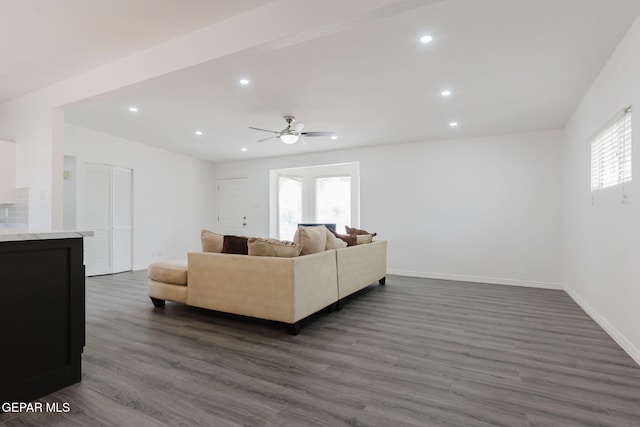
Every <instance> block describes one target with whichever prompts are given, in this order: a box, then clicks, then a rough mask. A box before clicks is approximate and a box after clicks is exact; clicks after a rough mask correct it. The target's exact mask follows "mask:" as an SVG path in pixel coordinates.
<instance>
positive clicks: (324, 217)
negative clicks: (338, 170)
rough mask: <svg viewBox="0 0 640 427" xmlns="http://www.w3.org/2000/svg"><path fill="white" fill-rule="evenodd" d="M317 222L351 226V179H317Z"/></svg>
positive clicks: (342, 177) (346, 177)
mask: <svg viewBox="0 0 640 427" xmlns="http://www.w3.org/2000/svg"><path fill="white" fill-rule="evenodd" d="M316 222H319V223H335V224H336V230H344V226H345V225H348V226H351V177H350V176H329V177H322V178H316Z"/></svg>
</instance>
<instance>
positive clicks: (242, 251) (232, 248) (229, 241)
mask: <svg viewBox="0 0 640 427" xmlns="http://www.w3.org/2000/svg"><path fill="white" fill-rule="evenodd" d="M248 240H249V238H248V237H244V236H224V240H223V242H222V253H223V254H239V255H249V246H248V245H247V242H248Z"/></svg>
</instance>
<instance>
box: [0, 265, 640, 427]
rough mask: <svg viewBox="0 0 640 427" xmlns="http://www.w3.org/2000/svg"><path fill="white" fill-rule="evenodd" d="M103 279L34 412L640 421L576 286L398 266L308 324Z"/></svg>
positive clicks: (226, 421) (627, 379) (115, 419)
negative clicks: (82, 341)
mask: <svg viewBox="0 0 640 427" xmlns="http://www.w3.org/2000/svg"><path fill="white" fill-rule="evenodd" d="M145 274H146V272H144V271H142V272H133V273H123V274H118V275H114V276H104V277H96V278H89V279H88V280H87V328H86V337H87V343H86V347H85V351H84V355H83V380H82V383H80V384H76V385H73V386H70V387H67V388H66V389H64V390H61V391H59V392H56V393H54V394H52V395H49V396H47V397H46V398H43V399H40V401H41V402H60V403H62V402H68V403H69V404H70V412H68V413H57V414H53V413H23V414H10V413H7V414H0V425H2V426H17V425H34V426H45V425H46V426H56V425H59V426H75V425H82V426H96V425H115V426H147V425H180V426H188V425H192V426H242V425H244V426H278V425H289V426H315V425H317V426H340V425H354V426H360V425H362V426H365V425H372V426H403V425H415V426H489V425H492V426H493V425H500V426H509V427H512V426H640V367H639V366H638V365H637V364H635V362H633V360H632V359H631V358H630V357H629V356H628V355H627V354H626V353H624V351H623V350H622V349H620V347H618V346H617V345H616V344H615V343H614V341H613V340H612V339H611V338H610V337H609V336H608V335H607V334H606V333H605V332H604V331H603V330H602V329H601V328H600V327H599V326H597V325H596V323H594V322H593V321H592V320H591V319H590V318H589V317H588V316H587V315H586V314H585V313H584V312H583V311H582V310H581V309H580V308H579V307H578V306H577V305H576V304H575V303H574V302H573V301H572V300H571V299H570V298H569V297H568V296H567V295H566V294H565V293H564V292H562V291H552V290H543V289H528V288H517V287H508V286H499V285H482V284H464V283H456V282H447V281H438V280H427V279H415V278H407V277H398V276H390V277H388V279H387V286H386V287H385V286H371V287H370V288H368V290H367V291H366V292H364V293H362V294H360V295H358V296H357V297H356V298H353V299H351V300H350V301H349V302H347V304H345V307H344V309H343V310H342V311H340V312H333V313H322V314H319V315H317V316H316V317H315V318H314V319H313V321H312V322H310V323H309V324H306V325H304V326H303V329H302V332H301V333H300V335H298V336H290V335H287V334H286V332H285V331H284V329H283V327H282V326H281V325H278V324H274V323H270V322H265V321H259V320H254V319H245V318H238V317H233V316H228V315H223V314H220V313H212V312H208V311H206V310H199V309H196V308H191V307H187V306H184V305H179V304H174V303H167V306H166V307H164V308H154V307H153V305H152V304H151V301H149V298H148V297H147V295H146V278H145Z"/></svg>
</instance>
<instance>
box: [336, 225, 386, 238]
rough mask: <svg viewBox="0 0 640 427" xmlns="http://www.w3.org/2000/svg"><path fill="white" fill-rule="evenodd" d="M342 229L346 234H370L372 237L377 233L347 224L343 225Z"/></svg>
mask: <svg viewBox="0 0 640 427" xmlns="http://www.w3.org/2000/svg"><path fill="white" fill-rule="evenodd" d="M344 229H345V230H346V231H347V234H371V235H372V236H373V237H376V236H377V235H378V233H369V232H368V231H367V230H358V229H357V228H352V227H349V226H348V225H345V226H344Z"/></svg>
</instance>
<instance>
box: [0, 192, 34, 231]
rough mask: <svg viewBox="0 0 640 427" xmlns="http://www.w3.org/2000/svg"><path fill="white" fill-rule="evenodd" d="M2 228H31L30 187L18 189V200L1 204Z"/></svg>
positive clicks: (0, 223)
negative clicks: (8, 203) (10, 203)
mask: <svg viewBox="0 0 640 427" xmlns="http://www.w3.org/2000/svg"><path fill="white" fill-rule="evenodd" d="M0 228H29V189H28V188H18V189H16V202H15V203H14V204H12V205H0Z"/></svg>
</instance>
